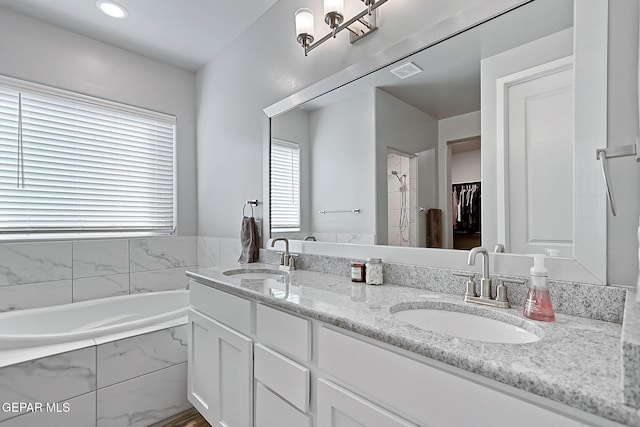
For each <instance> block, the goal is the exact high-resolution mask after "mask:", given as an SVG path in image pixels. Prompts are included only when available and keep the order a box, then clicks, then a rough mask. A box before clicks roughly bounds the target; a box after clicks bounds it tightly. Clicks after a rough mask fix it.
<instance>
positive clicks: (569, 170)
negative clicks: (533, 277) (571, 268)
mask: <svg viewBox="0 0 640 427" xmlns="http://www.w3.org/2000/svg"><path fill="white" fill-rule="evenodd" d="M498 91H499V95H498V102H499V103H500V102H503V103H504V104H503V105H501V106H499V107H498V120H502V126H499V127H498V151H499V152H500V151H501V150H502V151H503V153H504V160H505V161H504V163H503V165H502V166H503V169H502V171H501V173H499V179H498V182H499V183H501V182H502V183H503V185H504V191H500V190H499V191H498V194H504V195H505V196H506V197H505V199H504V200H503V201H502V204H503V209H504V210H505V211H504V215H505V221H504V223H503V224H504V228H503V229H502V232H501V233H500V232H499V235H500V234H502V235H503V238H502V241H503V242H504V243H505V245H506V247H507V251H508V252H513V253H545V250H546V249H557V250H558V251H559V255H560V256H566V257H572V256H573V254H574V250H573V249H574V238H573V233H574V231H573V228H574V227H573V218H574V209H573V197H574V190H573V176H574V171H573V167H572V165H573V149H574V148H573V146H574V137H573V127H574V117H573V116H574V114H573V106H574V99H573V67H572V61H571V58H565V59H562V60H558V61H553V62H550V63H548V64H543V65H540V66H537V67H534V68H531V69H528V70H525V71H522V72H519V73H516V74H513V75H510V76H506V77H503V78H501V79H499V80H498ZM500 175H503V179H502V180H501V179H500ZM499 227H500V225H499Z"/></svg>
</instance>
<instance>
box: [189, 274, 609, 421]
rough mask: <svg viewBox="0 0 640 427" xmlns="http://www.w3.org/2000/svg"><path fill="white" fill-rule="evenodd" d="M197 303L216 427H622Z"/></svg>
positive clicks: (194, 316)
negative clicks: (476, 426) (541, 426)
mask: <svg viewBox="0 0 640 427" xmlns="http://www.w3.org/2000/svg"><path fill="white" fill-rule="evenodd" d="M190 297H191V309H190V311H189V325H190V335H189V338H190V341H189V356H188V357H189V358H188V362H189V366H188V394H189V396H188V397H189V401H190V402H191V403H192V404H193V406H194V407H195V408H196V409H197V410H198V411H199V412H200V413H201V414H202V415H203V416H204V417H205V418H206V419H207V421H209V423H211V424H212V425H213V426H214V427H285V426H286V427H311V426H316V427H357V426H367V427H377V426H380V427H409V426H414V427H415V426H430V427H438V426H442V427H449V426H467V425H478V426H484V425H491V426H494V427H510V426H513V425H518V426H522V427H526V426H531V427H534V426H540V425H544V426H547V427H555V426H558V427H578V426H618V424H615V423H613V422H610V421H607V420H604V419H602V418H599V417H596V416H593V415H591V414H588V413H585V412H582V411H579V410H577V409H574V408H571V407H568V406H567V405H563V404H560V403H557V402H553V401H551V400H548V399H545V398H542V397H539V396H535V395H533V394H531V393H527V392H524V391H521V390H518V389H516V388H514V387H510V386H507V385H504V384H501V383H498V382H496V381H492V380H490V379H487V378H484V377H481V376H478V375H475V374H472V373H469V372H467V371H464V370H462V369H459V368H455V367H453V366H449V365H446V364H444V363H441V362H437V361H434V360H431V359H428V358H426V357H423V356H419V355H416V354H413V353H410V352H408V351H404V350H401V349H398V348H396V347H393V346H391V345H389V344H385V343H382V342H379V341H376V340H373V339H371V338H367V337H364V336H362V335H359V334H357V333H353V332H349V331H346V330H343V329H340V328H337V327H334V326H330V325H326V324H324V323H323V322H320V321H318V320H312V319H309V318H307V317H305V316H301V315H298V314H293V313H289V312H287V311H286V310H284V309H280V308H273V307H271V306H269V305H268V304H264V303H261V302H255V301H251V300H250V299H245V298H242V297H238V296H235V295H232V294H229V293H226V292H224V291H220V290H217V289H214V288H211V287H208V286H205V285H201V284H198V283H192V285H191V295H190ZM313 418H315V422H314V420H313Z"/></svg>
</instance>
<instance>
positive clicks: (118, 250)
mask: <svg viewBox="0 0 640 427" xmlns="http://www.w3.org/2000/svg"><path fill="white" fill-rule="evenodd" d="M197 263H198V257H197V244H196V237H193V236H190V237H182V236H180V237H154V238H148V239H104V240H82V241H69V242H67V241H62V242H33V243H32V242H27V243H6V244H0V312H2V311H9V310H19V309H26V308H36V307H46V306H52V305H59V304H66V303H71V302H79V301H85V300H90V299H95V298H104V297H110V296H116V295H126V294H129V293H139V292H153V291H161V290H169V289H179V288H184V287H185V286H186V284H187V279H186V277H185V275H184V272H185V270H186V268H189V267H195V266H196V265H197Z"/></svg>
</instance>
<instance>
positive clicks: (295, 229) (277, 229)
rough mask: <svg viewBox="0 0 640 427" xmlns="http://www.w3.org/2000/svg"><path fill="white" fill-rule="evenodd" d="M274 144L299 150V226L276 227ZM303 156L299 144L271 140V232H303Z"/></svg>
mask: <svg viewBox="0 0 640 427" xmlns="http://www.w3.org/2000/svg"><path fill="white" fill-rule="evenodd" d="M274 143H275V144H276V145H280V146H283V147H295V148H297V150H298V186H297V187H298V200H297V201H298V224H297V226H280V227H279V226H276V225H274V222H273V205H274V203H273V171H272V161H273V155H272V151H273V145H274ZM301 156H302V148H301V146H300V144H299V143H297V142H291V141H286V140H284V139H280V138H271V143H270V145H269V194H270V197H271V200H270V201H269V205H270V206H269V207H270V209H269V214H270V217H269V222H270V227H271V230H272V231H273V232H276V233H285V232H299V231H300V230H302V201H301V185H302V176H301V175H302V170H301V167H302V162H301Z"/></svg>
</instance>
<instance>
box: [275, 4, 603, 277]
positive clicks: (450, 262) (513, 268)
mask: <svg viewBox="0 0 640 427" xmlns="http://www.w3.org/2000/svg"><path fill="white" fill-rule="evenodd" d="M532 1H535V0H526V1H522V0H520V1H518V0H496V1H491V2H486V3H488V4H480V5H476V6H474V7H471V8H468V9H465V10H463V11H462V12H460V13H458V14H456V15H455V16H453V17H450V18H448V19H445V20H443V21H441V22H440V23H438V24H436V25H434V26H432V27H430V28H427V29H425V30H423V31H422V32H420V33H418V34H416V35H414V36H411V37H409V38H407V39H405V40H403V41H401V42H400V43H398V44H396V45H394V46H392V47H390V48H386V49H384V50H382V51H380V52H378V53H377V54H375V55H372V56H370V57H367V58H365V59H363V60H361V61H359V62H357V63H355V64H353V65H351V66H349V67H347V68H345V69H343V70H341V71H339V72H337V73H335V74H333V75H331V76H329V77H327V78H325V79H323V80H320V81H319V82H317V83H315V84H312V85H310V86H308V87H307V88H304V89H302V90H300V91H299V92H297V93H294V94H292V95H290V96H288V97H286V98H284V99H282V100H280V101H278V102H276V103H274V104H272V105H270V106H268V107H266V108H265V109H264V110H263V111H264V113H265V118H264V120H263V135H264V140H263V175H264V177H265V179H264V180H263V200H264V208H263V213H264V214H263V215H264V218H263V230H265V236H266V235H267V234H266V233H268V236H269V239H264V247H265V248H266V249H269V248H270V247H269V241H270V236H271V224H270V185H269V183H270V179H269V174H270V144H271V118H272V117H275V116H278V115H280V114H283V113H286V112H288V111H290V110H292V109H294V108H296V107H298V106H299V105H301V104H303V103H305V102H307V101H310V100H312V99H315V98H317V97H319V96H322V95H324V94H325V93H328V92H330V91H332V90H333V89H336V88H338V87H341V86H343V85H346V84H348V83H351V82H353V81H354V80H357V79H358V78H360V77H363V76H365V75H368V74H370V73H373V72H375V71H377V70H379V69H381V68H384V67H386V66H388V65H389V64H391V63H394V62H397V61H401V60H403V59H405V58H407V57H408V56H411V55H413V54H414V53H416V52H418V51H421V50H424V49H427V48H429V47H431V46H433V45H435V44H438V43H440V42H442V41H444V40H446V39H448V38H450V37H453V36H455V35H458V34H460V33H462V32H464V31H466V30H468V29H470V28H472V27H475V26H477V25H480V24H482V23H484V22H487V21H489V20H491V19H493V18H495V17H496V16H499V15H502V14H504V13H508V12H509V11H511V10H513V9H516V8H518V7H520V6H522V5H525V4H527V3H530V2H532ZM585 3H587V4H585ZM608 9H609V0H604V1H597V2H580V1H575V2H574V77H575V80H574V85H575V86H574V91H575V94H576V95H575V135H574V141H576V142H577V141H580V146H579V147H578V145H577V144H575V142H574V145H575V147H576V150H575V152H574V156H575V163H574V168H575V170H574V176H575V181H574V218H575V224H574V239H575V249H574V258H549V259H548V261H547V267H548V269H549V275H550V278H551V279H554V280H562V281H570V282H580V283H589V284H598V285H606V284H607V205H606V198H605V189H604V185H603V183H602V182H601V181H602V180H601V179H600V171H599V169H598V163H597V161H596V156H595V150H596V149H597V148H599V147H602V146H606V145H607V144H606V141H607V63H608V61H607V52H608V48H607V44H608ZM594 64H596V65H595V66H594ZM576 70H577V72H576ZM578 148H579V150H578ZM577 195H580V197H576V196H577ZM576 213H580V215H576ZM291 250H292V251H296V252H300V253H308V254H316V255H327V256H342V257H348V258H363V257H368V256H376V257H381V258H383V259H384V260H385V261H386V262H398V263H406V264H416V265H425V266H431V267H440V268H451V269H458V270H467V271H468V270H470V268H469V266H468V265H467V263H466V261H467V254H468V252H467V251H459V250H452V249H432V248H404V247H396V246H381V245H378V246H376V245H355V244H346V243H321V242H303V241H293V240H292V241H291ZM491 258H492V271H493V272H494V273H497V274H505V275H516V276H527V275H528V273H529V268H530V266H531V260H530V257H528V256H527V255H521V254H492V257H491Z"/></svg>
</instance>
